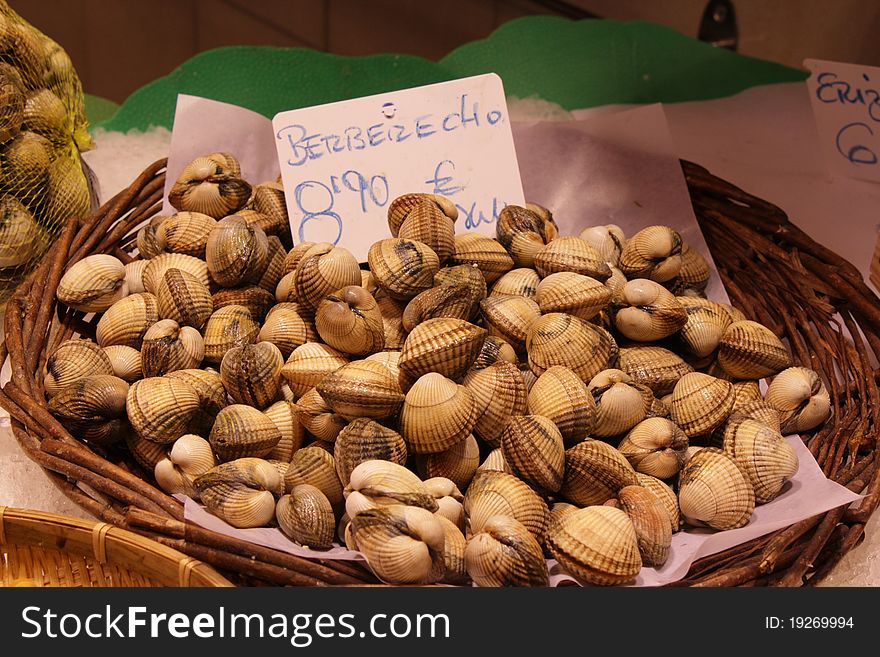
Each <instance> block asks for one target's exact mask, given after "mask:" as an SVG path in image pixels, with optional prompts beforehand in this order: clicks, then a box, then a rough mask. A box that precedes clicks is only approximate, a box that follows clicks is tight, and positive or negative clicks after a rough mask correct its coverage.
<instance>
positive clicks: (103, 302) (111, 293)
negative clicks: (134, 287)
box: [56, 253, 128, 313]
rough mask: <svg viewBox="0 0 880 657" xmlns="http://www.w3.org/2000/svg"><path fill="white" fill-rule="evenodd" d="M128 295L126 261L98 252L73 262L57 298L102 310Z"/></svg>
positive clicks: (70, 304) (93, 310) (72, 305)
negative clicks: (123, 262) (124, 262)
mask: <svg viewBox="0 0 880 657" xmlns="http://www.w3.org/2000/svg"><path fill="white" fill-rule="evenodd" d="M127 295H128V286H127V285H126V284H125V265H123V264H122V262H120V261H119V259H118V258H115V257H113V256H111V255H107V254H105V253H96V254H94V255H90V256H86V257H85V258H83V259H82V260H79V261H77V262H76V263H75V264H73V265H72V266H71V267H70V269H68V270H67V272H65V274H64V276H62V277H61V281H59V283H58V290H57V293H56V296H57V297H58V300H59V301H60V302H61V303H63V304H65V305H66V306H68V307H70V308H73V309H74V310H80V311H82V312H84V313H100V312H104V311H105V310H107V309H108V308H109V307H110V306H112V305H113V304H114V303H116V302H117V301H119V300H120V299H122V298H123V297H125V296H127Z"/></svg>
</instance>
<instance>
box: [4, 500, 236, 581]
mask: <svg viewBox="0 0 880 657" xmlns="http://www.w3.org/2000/svg"><path fill="white" fill-rule="evenodd" d="M0 586H39V587H46V586H87V587H92V586H112V587H119V586H232V584H231V583H230V582H229V580H227V579H226V578H225V577H223V576H222V575H220V573H218V572H217V571H216V570H214V569H213V568H211V567H210V566H208V565H207V564H204V563H202V562H201V561H198V560H196V559H192V558H191V557H188V556H186V555H185V554H181V553H180V552H178V551H177V550H172V549H171V548H169V547H166V546H164V545H160V544H158V543H156V542H155V541H151V540H150V539H147V538H144V537H143V536H138V535H137V534H134V533H132V532H130V531H127V530H125V529H120V528H119V527H113V526H111V525H108V524H107V523H103V522H94V521H92V520H80V519H78V518H68V517H66V516H59V515H57V514H54V513H43V512H40V511H25V510H22V509H12V508H8V507H3V506H0Z"/></svg>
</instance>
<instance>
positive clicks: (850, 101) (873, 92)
mask: <svg viewBox="0 0 880 657" xmlns="http://www.w3.org/2000/svg"><path fill="white" fill-rule="evenodd" d="M862 77H863V79H864V80H865V81H866V82H870V78H869V77H868V76H867V75H863V76H862ZM816 82H818V86H817V87H816V98H818V99H819V101H820V102H823V103H828V104H834V103H840V104H841V105H864V106H865V110H866V112H867V114H868V117H870V119H871V120H872V121H877V122H880V91H878V90H877V89H871V88H862V87H859V86H857V85H853V84H850V83H849V82H847V81H846V80H840V79H839V78H838V77H837V74H836V73H832V72H830V71H825V72H823V73H820V74H819V75H818V76H817V77H816Z"/></svg>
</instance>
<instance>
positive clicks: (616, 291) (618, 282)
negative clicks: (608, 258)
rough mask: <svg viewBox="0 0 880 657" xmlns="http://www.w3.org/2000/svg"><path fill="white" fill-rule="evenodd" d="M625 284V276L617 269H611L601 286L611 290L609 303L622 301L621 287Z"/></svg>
mask: <svg viewBox="0 0 880 657" xmlns="http://www.w3.org/2000/svg"><path fill="white" fill-rule="evenodd" d="M626 283H627V278H626V274H624V273H623V272H622V271H620V270H619V269H618V268H617V267H611V276H609V277H608V278H607V279H606V280H605V281H603V284H604V285H605V287H607V288H608V289H609V290H611V301H612V302H613V303H620V302H621V301H623V286H624V285H626Z"/></svg>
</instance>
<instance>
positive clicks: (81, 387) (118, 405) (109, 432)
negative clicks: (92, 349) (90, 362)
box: [48, 374, 129, 445]
mask: <svg viewBox="0 0 880 657" xmlns="http://www.w3.org/2000/svg"><path fill="white" fill-rule="evenodd" d="M128 388H129V386H128V384H127V383H126V382H125V381H123V380H122V379H120V378H119V377H117V376H113V375H110V374H93V375H90V376H86V377H82V378H79V379H77V380H75V381H74V382H73V383H71V384H70V385H68V386H67V387H66V388H64V389H63V390H61V391H60V392H59V393H58V394H57V395H55V396H54V397H52V399H50V400H49V404H48V409H49V412H50V413H51V414H52V415H54V416H55V417H56V418H58V420H59V421H60V422H61V424H63V425H64V427H65V428H66V429H67V430H68V431H70V432H71V433H72V434H74V435H75V436H77V437H78V438H82V439H84V440H88V441H89V442H91V443H95V444H97V445H107V444H110V443H113V442H116V441H117V440H118V439H119V438H120V437H121V436H122V429H123V428H124V427H125V424H126V422H125V399H126V395H127V393H128Z"/></svg>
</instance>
